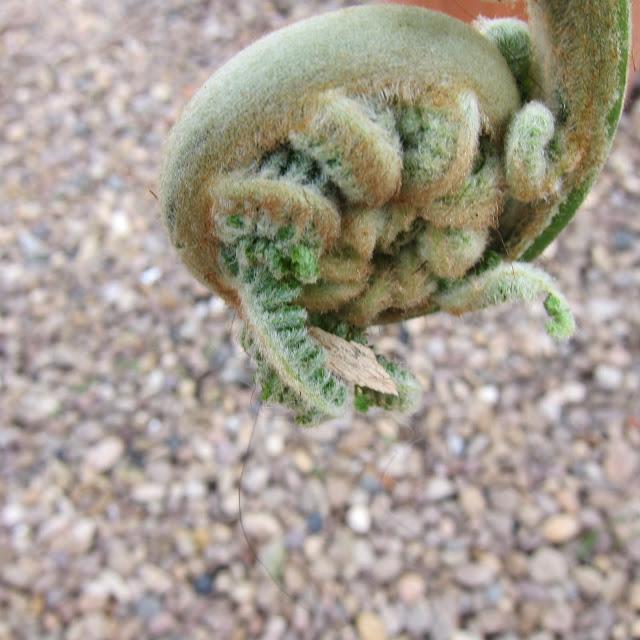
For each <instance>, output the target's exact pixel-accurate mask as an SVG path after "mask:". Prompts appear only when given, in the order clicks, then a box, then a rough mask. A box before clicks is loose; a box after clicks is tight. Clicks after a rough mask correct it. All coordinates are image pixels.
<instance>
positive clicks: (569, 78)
mask: <svg viewBox="0 0 640 640" xmlns="http://www.w3.org/2000/svg"><path fill="white" fill-rule="evenodd" d="M629 4H630V3H629V0H530V1H529V3H528V7H529V14H530V20H529V23H528V24H527V23H524V22H521V21H517V20H496V21H489V20H484V19H481V20H479V21H478V22H477V23H476V24H475V26H474V27H471V26H468V25H465V24H463V23H461V22H459V21H456V20H454V19H452V18H449V17H447V16H444V15H440V14H436V13H433V12H430V11H426V10H422V9H417V8H410V7H399V6H368V7H361V8H354V9H348V10H344V11H339V12H335V13H330V14H327V15H324V16H320V17H317V18H313V19H311V20H308V21H303V22H301V23H298V24H296V25H293V26H291V27H287V28H286V29H284V30H281V31H279V32H276V33H274V34H271V35H270V36H268V37H266V38H264V39H262V40H260V41H258V42H257V43H255V44H253V45H252V46H251V47H249V48H247V49H246V50H245V51H243V52H241V53H240V54H239V55H238V56H236V57H235V58H234V59H232V60H231V61H230V62H228V63H227V64H226V65H224V66H223V67H222V68H221V69H220V70H219V71H217V72H216V73H215V74H214V75H213V76H212V77H211V79H210V80H209V81H208V82H207V83H206V84H205V86H204V87H203V88H202V89H201V90H200V91H199V92H198V93H197V94H196V96H194V98H193V99H192V101H191V102H190V104H189V105H188V106H187V108H186V109H185V112H184V113H183V115H182V117H181V118H180V120H179V121H178V123H177V124H176V125H175V127H174V128H173V130H172V133H171V135H170V138H169V142H168V144H167V149H166V154H165V160H164V165H163V171H162V178H161V201H162V210H163V218H164V221H165V223H166V226H167V229H168V231H169V234H170V237H171V239H172V242H173V243H174V245H175V246H176V248H177V249H178V250H179V252H180V255H181V257H182V259H183V261H184V262H185V264H186V265H187V266H188V267H189V269H190V270H191V271H192V272H193V273H194V275H195V276H196V277H197V278H198V279H199V280H200V281H201V282H203V283H204V284H205V285H206V286H208V287H210V288H211V289H212V290H214V291H216V292H217V293H219V294H220V295H221V296H223V297H224V299H225V300H226V301H227V302H228V303H229V304H230V305H232V306H233V307H234V308H235V309H236V310H237V311H238V313H239V314H240V316H241V318H242V321H243V333H242V342H243V345H244V346H245V348H246V350H247V351H248V352H249V353H250V355H251V356H252V357H253V359H254V360H255V362H256V366H257V373H256V381H257V383H258V385H259V386H260V387H261V390H262V397H263V398H264V399H265V400H266V401H270V402H275V403H279V404H283V405H285V406H287V407H289V408H291V409H292V410H294V411H295V412H296V415H297V417H298V420H299V421H300V422H301V423H304V424H310V423H315V422H318V421H320V420H322V419H325V418H327V417H335V416H341V415H343V414H344V413H345V411H346V410H347V406H348V402H347V401H348V395H349V390H348V388H347V385H346V384H345V383H344V382H342V381H341V380H339V379H338V378H336V377H335V376H334V375H333V374H332V373H330V372H329V371H328V369H327V367H326V357H325V353H324V351H323V349H322V348H321V347H320V346H319V345H318V344H317V343H316V342H315V341H314V340H313V339H312V337H311V336H310V334H309V331H308V329H309V327H310V326H321V327H323V328H325V330H328V331H330V332H332V333H335V334H336V335H340V336H341V337H345V338H346V339H354V340H358V341H360V342H366V338H365V336H364V331H365V330H366V328H367V327H369V326H371V325H373V324H377V323H382V322H388V321H391V320H401V319H404V318H410V317H414V316H416V315H421V314H424V313H429V312H433V311H438V310H442V311H446V312H449V313H454V314H459V313H463V312H467V311H473V310H476V309H481V308H484V307H486V306H489V305H494V304H500V303H503V302H508V301H511V300H531V299H533V298H534V297H537V296H539V295H544V296H545V302H544V304H545V309H546V311H547V313H548V314H549V317H550V320H549V323H548V325H547V330H548V331H549V333H550V334H551V335H553V336H554V337H556V338H559V339H564V338H566V337H568V336H569V335H570V334H571V332H572V331H573V329H574V323H573V319H572V316H571V313H570V311H569V309H568V305H567V303H566V300H565V299H564V298H563V297H562V295H561V294H560V293H559V292H558V291H557V290H556V288H555V287H554V285H553V282H552V281H551V279H550V278H548V276H546V275H545V274H543V273H542V272H540V271H539V270H537V269H534V268H532V267H529V266H527V265H525V264H522V263H519V262H515V261H516V260H518V259H519V258H522V257H523V256H524V257H525V258H527V259H528V258H531V257H533V256H534V255H536V254H537V253H538V252H539V251H540V250H541V249H542V248H544V246H546V244H547V243H548V242H549V241H550V240H551V239H552V238H553V237H555V235H557V233H558V232H559V230H560V229H561V228H562V227H563V226H564V225H565V224H566V223H567V222H568V220H569V219H570V218H571V216H572V215H573V214H574V213H575V210H576V209H577V207H578V206H579V204H580V202H581V201H582V199H583V198H584V196H585V195H586V193H587V191H588V189H589V187H590V185H591V184H592V182H593V180H594V179H595V177H596V175H597V173H598V171H599V169H600V167H601V166H602V163H603V161H604V159H605V157H606V154H607V151H608V148H609V145H610V142H611V138H612V136H613V134H614V131H615V125H616V123H617V120H618V117H619V115H620V105H621V100H622V95H623V92H624V84H625V78H626V75H625V73H626V67H627V62H628V49H629ZM379 361H380V364H381V365H382V366H383V367H384V368H385V369H386V370H387V371H388V373H389V374H390V375H391V377H392V378H393V379H394V380H395V382H396V384H397V386H398V391H399V395H398V397H395V396H384V395H383V394H379V393H376V392H374V391H372V390H370V389H364V388H356V389H355V390H354V391H353V400H354V403H355V406H356V408H357V409H359V410H366V409H367V408H369V407H371V406H379V407H383V408H386V409H398V410H408V409H409V408H410V407H411V406H413V405H414V404H415V402H416V397H417V389H418V387H417V384H416V383H415V381H414V380H413V378H412V377H411V376H410V374H408V373H407V372H405V371H404V370H402V369H401V367H400V366H399V365H397V364H394V363H390V362H389V361H387V360H385V359H384V358H382V357H379Z"/></svg>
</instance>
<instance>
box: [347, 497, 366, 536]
mask: <svg viewBox="0 0 640 640" xmlns="http://www.w3.org/2000/svg"><path fill="white" fill-rule="evenodd" d="M347 524H348V525H349V527H350V528H351V529H352V530H353V531H355V532H356V533H361V534H364V533H368V532H369V529H371V514H370V513H369V509H368V508H367V506H366V505H362V504H356V505H353V506H352V507H351V508H350V509H349V511H348V512H347Z"/></svg>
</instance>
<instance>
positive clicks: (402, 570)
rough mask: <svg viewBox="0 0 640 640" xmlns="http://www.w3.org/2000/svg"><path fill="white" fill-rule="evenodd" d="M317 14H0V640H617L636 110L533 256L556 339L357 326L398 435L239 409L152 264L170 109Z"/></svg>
mask: <svg viewBox="0 0 640 640" xmlns="http://www.w3.org/2000/svg"><path fill="white" fill-rule="evenodd" d="M341 4H342V3H340V2H329V1H322V0H317V1H314V2H305V3H295V2H293V0H268V1H266V0H241V1H239V2H232V1H231V0H229V1H225V0H146V1H142V2H141V1H139V0H110V1H109V2H99V1H98V0H65V2H56V3H54V2H48V1H47V0H29V1H28V2H24V1H23V0H3V2H2V4H1V6H0V76H1V77H2V87H1V88H0V167H1V175H2V178H1V180H0V221H1V225H0V639H2V640H8V639H14V638H16V639H22V638H25V639H47V640H48V639H51V640H53V639H58V638H64V639H69V640H102V639H104V640H107V639H112V638H113V639H116V638H117V639H118V640H133V639H146V638H166V639H176V640H183V639H189V640H190V639H194V640H199V639H207V640H209V639H212V638H213V639H216V640H217V639H222V640H227V639H231V640H242V639H245V638H246V639H249V638H260V639H263V640H279V639H280V638H285V639H291V640H293V639H297V638H302V639H311V640H314V639H316V638H361V639H362V640H382V639H385V638H389V639H391V638H409V639H413V638H421V639H427V640H451V639H452V640H479V639H484V638H487V639H493V640H514V639H519V638H530V639H532V640H553V639H556V638H569V639H576V640H577V639H584V640H598V639H603V640H604V639H609V638H614V639H619V640H628V639H629V638H640V491H639V488H640V484H639V480H640V216H638V207H639V205H640V177H639V176H638V167H639V160H640V145H639V141H640V104H636V105H633V104H631V105H630V107H629V110H628V113H627V114H626V115H625V117H624V120H623V122H622V125H621V128H620V132H619V135H618V138H617V141H616V144H615V148H614V150H613V153H612V155H611V157H610V160H609V162H608V165H607V167H606V170H605V172H604V174H603V175H602V177H601V178H600V180H599V182H598V186H597V187H596V189H595V190H594V192H593V193H592V194H591V196H590V197H589V200H588V202H587V204H586V206H584V207H583V209H582V210H581V212H580V213H579V215H578V216H577V218H576V219H575V221H574V222H573V223H572V224H571V225H570V227H569V228H568V229H567V231H566V232H565V233H564V235H562V236H561V238H560V240H559V241H557V242H556V243H555V244H554V245H553V246H552V247H551V248H550V249H549V250H548V251H547V253H546V254H545V257H544V258H543V260H542V262H543V264H544V266H545V268H547V269H548V270H549V271H550V272H551V273H552V274H553V275H554V276H555V277H557V279H558V281H559V283H560V285H561V287H562V288H563V289H564V291H565V292H566V294H567V297H568V298H569V300H570V301H571V304H572V306H573V308H574V310H575V312H576V315H577V320H578V325H579V330H578V333H577V336H576V337H575V339H573V340H572V341H571V342H569V343H568V344H566V345H562V346H558V345H555V344H553V343H552V342H551V341H550V339H549V338H548V337H547V336H546V335H545V333H544V329H543V325H544V318H543V317H542V316H543V310H542V306H541V305H534V306H532V307H531V308H530V309H527V308H524V307H515V308H509V309H498V310H491V311H486V312H483V313H478V314H474V315H471V316H468V317H464V318H462V319H458V320H454V319H452V318H449V317H445V316H434V317H428V318H422V319H417V320H413V321H411V322H408V323H406V324H404V325H403V326H399V325H398V326H392V327H388V328H385V329H379V330H373V331H372V334H373V341H374V342H375V343H376V344H377V346H378V347H379V348H380V350H381V351H382V352H383V353H386V354H388V355H392V356H395V357H397V358H400V359H401V360H404V361H406V362H407V363H408V364H409V367H410V368H411V369H412V370H413V371H414V372H416V373H417V374H418V376H419V378H420V381H421V383H422V385H423V388H424V402H423V407H422V409H421V410H420V412H418V413H417V414H416V415H415V416H413V417H411V418H407V417H403V416H392V415H384V414H375V415H372V416H368V417H360V416H356V417H353V419H350V420H345V421H342V422H333V423H329V424H325V425H322V426H320V427H317V428H313V429H309V430H304V429H300V428H298V427H296V426H294V425H293V424H292V423H291V421H290V419H289V416H288V415H287V414H286V413H284V412H281V411H277V410H274V409H273V408H269V407H265V406H260V403H259V401H258V399H257V397H256V394H254V389H253V385H252V372H251V366H250V363H249V361H248V359H247V358H246V357H245V355H244V354H243V353H242V352H241V350H240V349H239V347H238V345H237V343H236V342H235V340H234V339H233V331H234V326H233V317H232V314H231V312H230V311H229V310H228V309H226V308H225V306H224V305H223V304H222V302H221V301H220V300H219V299H218V298H216V297H215V296H212V295H211V294H210V293H209V292H208V291H207V290H205V289H204V288H202V287H201V286H200V285H198V284H197V283H196V282H195V281H194V280H193V279H192V278H191V276H190V275H189V274H188V273H187V272H186V270H185V269H184V268H183V267H182V266H181V265H180V264H179V263H178V260H177V257H176V255H175V254H174V252H173V251H172V250H171V248H170V247H169V245H168V242H167V240H166V238H165V235H164V231H163V228H162V226H161V222H160V219H159V212H158V203H157V201H156V199H155V197H154V192H155V191H156V190H157V186H156V180H157V174H158V165H159V159H160V154H161V147H162V143H163V140H164V138H165V136H166V134H167V131H168V129H169V127H170V126H171V124H172V123H173V122H174V121H175V120H176V118H177V117H178V115H179V113H180V109H181V108H182V107H183V105H184V104H185V102H186V101H187V99H188V98H189V96H190V95H191V94H192V93H193V92H194V91H195V90H196V89H197V87H199V86H200V85H201V84H202V83H203V82H204V80H205V79H206V78H207V77H208V76H209V74H210V73H211V72H212V71H213V70H214V69H215V68H217V67H218V66H219V65H220V64H221V63H223V62H224V61H225V60H227V59H228V58H229V57H230V56H232V55H233V54H234V53H236V52H237V51H238V50H239V49H241V48H242V47H244V46H245V45H247V44H248V43H249V42H251V41H252V40H254V39H255V38H256V37H257V36H260V35H261V34H263V33H265V32H267V31H269V30H271V29H273V28H277V27H280V26H282V25H284V24H286V23H288V22H290V21H292V20H295V19H299V18H302V17H307V16H310V15H313V14H315V13H317V12H320V11H326V10H328V9H333V8H337V7H338V6H340V5H341ZM345 4H347V3H345ZM254 427H255V433H254V435H253V440H251V437H252V430H253V429H254ZM250 441H251V442H250ZM243 466H244V473H243V475H242V479H241V471H242V469H243ZM240 481H241V487H242V513H243V524H244V527H245V531H246V534H247V537H248V539H249V543H248V542H247V540H246V539H245V537H244V536H243V531H242V529H241V523H240V520H239V512H238V488H239V483H240Z"/></svg>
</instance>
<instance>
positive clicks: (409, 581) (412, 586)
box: [398, 573, 426, 605]
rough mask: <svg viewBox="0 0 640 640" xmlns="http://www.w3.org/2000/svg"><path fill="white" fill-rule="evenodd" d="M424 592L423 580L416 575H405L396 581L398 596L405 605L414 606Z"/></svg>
mask: <svg viewBox="0 0 640 640" xmlns="http://www.w3.org/2000/svg"><path fill="white" fill-rule="evenodd" d="M425 591H426V585H425V581H424V578H423V577H422V576H421V575H420V574H418V573H405V574H404V575H403V576H402V577H401V578H400V580H399V581H398V595H399V596H400V599H401V600H402V601H403V602H404V603H405V604H410V605H411V604H415V603H416V602H417V601H418V600H420V598H422V597H423V596H424V594H425Z"/></svg>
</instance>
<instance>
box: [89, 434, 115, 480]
mask: <svg viewBox="0 0 640 640" xmlns="http://www.w3.org/2000/svg"><path fill="white" fill-rule="evenodd" d="M123 452H124V443H123V442H122V440H120V438H116V437H115V436H109V437H107V438H104V439H103V440H100V441H99V442H98V443H96V444H95V445H94V446H93V447H92V448H91V449H89V451H88V453H87V455H86V457H85V462H86V464H87V466H89V467H90V468H91V469H93V470H94V471H97V472H98V473H104V472H105V471H109V470H110V469H111V468H113V467H114V465H115V464H116V463H117V462H118V460H119V459H120V457H121V456H122V454H123Z"/></svg>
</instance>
